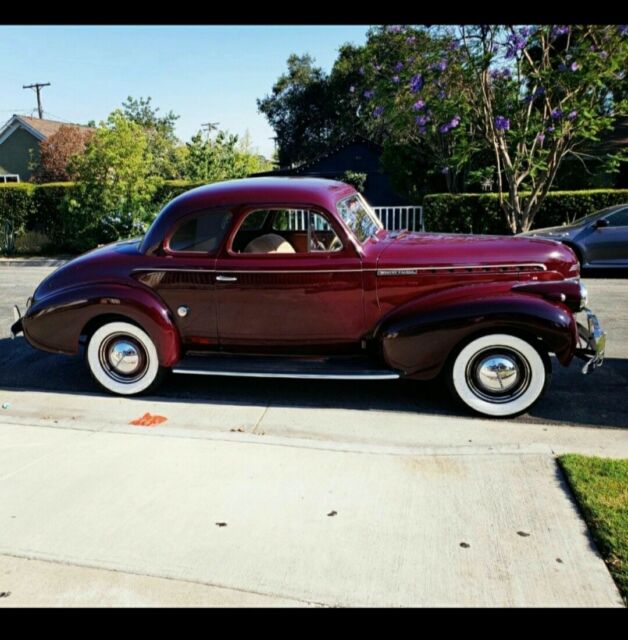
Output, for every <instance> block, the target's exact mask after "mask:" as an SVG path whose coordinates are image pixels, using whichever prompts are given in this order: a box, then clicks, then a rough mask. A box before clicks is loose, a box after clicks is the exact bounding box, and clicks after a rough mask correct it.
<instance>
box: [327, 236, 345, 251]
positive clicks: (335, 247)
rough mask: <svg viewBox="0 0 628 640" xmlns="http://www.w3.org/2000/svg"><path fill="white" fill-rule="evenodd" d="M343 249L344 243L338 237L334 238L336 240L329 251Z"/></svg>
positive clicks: (331, 243) (330, 245)
mask: <svg viewBox="0 0 628 640" xmlns="http://www.w3.org/2000/svg"><path fill="white" fill-rule="evenodd" d="M338 249H342V241H341V240H340V238H339V237H338V236H334V239H333V240H332V241H331V242H330V244H329V247H328V249H327V251H337V250H338Z"/></svg>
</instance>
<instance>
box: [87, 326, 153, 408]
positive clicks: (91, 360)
mask: <svg viewBox="0 0 628 640" xmlns="http://www.w3.org/2000/svg"><path fill="white" fill-rule="evenodd" d="M86 359H87V365H88V367H89V370H90V371H91V373H92V376H93V377H94V379H95V380H96V382H98V384H100V386H101V387H103V388H104V389H106V390H107V391H109V392H111V393H115V394H118V395H123V396H133V395H137V394H139V393H144V392H146V391H148V390H149V389H154V388H155V387H156V386H157V385H158V384H159V382H160V381H161V378H162V377H163V374H164V369H163V368H162V367H160V365H159V359H158V357H157V349H156V348H155V344H154V343H153V341H152V340H151V338H150V337H149V335H148V334H147V333H146V332H145V331H143V330H142V329H140V328H139V327H137V326H135V325H134V324H131V323H129V322H109V323H107V324H105V325H103V326H102V327H100V328H99V329H97V330H96V331H95V332H94V334H93V335H92V337H91V338H90V340H89V344H88V345H87V352H86Z"/></svg>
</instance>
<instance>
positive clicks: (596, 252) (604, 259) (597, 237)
mask: <svg viewBox="0 0 628 640" xmlns="http://www.w3.org/2000/svg"><path fill="white" fill-rule="evenodd" d="M604 220H605V221H606V222H607V226H598V227H595V228H594V229H593V230H592V232H591V233H590V235H589V236H588V238H587V239H586V249H587V255H588V258H589V262H590V263H592V264H608V265H609V266H614V265H616V266H619V265H622V266H625V265H628V207H626V208H625V209H620V210H619V211H615V212H614V213H611V214H610V215H607V216H605V217H604Z"/></svg>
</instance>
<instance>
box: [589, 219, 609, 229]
mask: <svg viewBox="0 0 628 640" xmlns="http://www.w3.org/2000/svg"><path fill="white" fill-rule="evenodd" d="M609 224H610V223H609V222H608V220H607V219H606V218H598V219H597V220H596V221H595V222H594V223H593V228H594V229H600V228H601V227H608V225H609Z"/></svg>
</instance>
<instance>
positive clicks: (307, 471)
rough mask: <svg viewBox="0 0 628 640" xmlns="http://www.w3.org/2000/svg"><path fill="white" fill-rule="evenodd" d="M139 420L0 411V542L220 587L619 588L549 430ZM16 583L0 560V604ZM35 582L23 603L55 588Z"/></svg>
mask: <svg viewBox="0 0 628 640" xmlns="http://www.w3.org/2000/svg"><path fill="white" fill-rule="evenodd" d="M135 429H137V430H136V431H135V432H122V431H118V432H115V431H86V430H82V429H80V428H79V429H73V428H59V427H58V426H49V427H41V426H27V425H26V423H23V424H19V425H18V424H2V425H1V426H0V481H1V482H2V494H3V498H2V500H1V501H0V523H2V526H0V554H5V555H7V556H11V557H17V558H33V559H36V560H38V561H49V562H53V563H61V564H64V565H73V566H77V567H91V568H94V569H101V570H109V571H111V570H113V571H117V572H123V573H125V574H134V575H137V576H148V577H153V578H155V579H159V578H161V579H163V578H166V579H171V580H178V581H184V582H185V583H186V584H198V585H206V586H207V587H214V588H217V589H222V590H228V591H226V592H224V593H227V592H228V593H229V594H230V595H229V599H230V602H232V601H233V602H234V603H236V602H237V597H235V596H234V594H238V593H240V594H243V595H242V602H245V601H246V599H247V598H248V601H250V600H251V599H252V598H253V596H251V595H250V594H254V596H255V597H256V598H257V597H259V598H262V599H263V598H266V600H265V602H266V603H273V604H278V605H281V604H286V603H291V604H294V603H298V604H313V605H317V604H318V605H331V606H350V605H354V606H372V605H377V606H430V605H431V606H621V604H622V603H621V599H620V596H619V594H618V591H617V589H616V587H615V585H614V584H613V582H612V579H611V577H610V575H609V573H608V571H607V569H606V567H605V565H604V563H603V561H602V560H601V559H600V558H599V556H598V555H597V553H596V551H595V550H594V548H593V547H592V545H591V541H590V538H589V535H588V532H587V530H586V527H585V525H584V523H583V521H582V519H581V518H580V517H579V515H578V513H577V510H576V507H575V505H574V503H573V501H572V499H571V497H570V495H569V493H568V491H567V490H566V487H565V485H564V482H563V480H562V477H561V475H560V473H559V472H558V470H557V466H556V463H555V461H554V459H553V457H552V455H551V454H550V451H549V449H548V448H547V447H544V446H539V445H537V446H535V447H528V448H527V449H526V448H524V447H519V448H515V447H511V448H510V449H508V448H504V449H503V450H501V451H500V450H496V449H495V448H494V449H493V450H492V451H490V452H489V451H488V448H478V447H473V448H471V447H470V446H469V447H466V448H465V447H463V448H458V449H449V450H446V449H442V450H441V452H440V454H439V455H433V453H434V451H432V450H430V451H429V453H422V452H421V450H420V449H415V450H412V451H409V450H405V449H404V450H400V449H395V448H391V447H387V448H382V447H378V446H377V445H371V446H369V447H367V448H365V447H364V446H362V445H357V444H356V445H352V444H350V443H344V444H343V445H342V446H341V447H338V448H337V449H335V448H330V447H327V446H325V445H322V444H321V443H316V442H315V441H313V440H304V439H295V438H285V437H279V436H267V435H261V432H257V433H254V432H250V433H239V432H235V433H232V432H229V434H219V435H218V434H216V435H215V437H207V438H199V437H190V434H189V433H187V434H183V433H180V434H179V436H178V437H172V436H173V434H172V433H166V432H165V431H163V430H162V431H161V432H160V430H159V429H160V427H159V426H158V427H154V428H144V429H142V428H135ZM159 435H161V436H162V437H159ZM238 438H241V440H238ZM5 562H6V559H5ZM0 566H2V564H1V563H0ZM47 566H48V565H47ZM65 571H66V570H65V569H63V572H65ZM64 575H65V576H66V577H65V578H64V576H61V575H59V576H58V580H60V581H63V580H64V579H66V578H67V574H65V573H64ZM3 581H6V585H7V586H5V583H4V582H3ZM47 584H53V583H52V582H50V581H48V583H47ZM92 584H93V583H92ZM20 585H21V586H20ZM11 587H13V588H11ZM95 588H96V587H95ZM13 589H14V591H13ZM28 589H29V588H28V586H27V584H26V583H25V581H24V580H22V581H21V582H20V580H19V579H17V580H16V579H15V578H11V575H9V576H8V578H7V577H5V576H4V575H3V574H2V573H1V572H0V591H12V593H11V595H10V596H9V597H7V598H2V599H0V606H10V604H11V598H13V599H14V600H13V602H14V603H16V604H17V603H24V602H28V596H27V593H28ZM84 592H85V590H84V589H83V588H77V589H74V590H72V589H69V590H66V592H65V593H66V594H68V595H67V596H66V598H65V599H64V602H63V604H66V605H72V604H74V603H75V602H76V601H79V602H78V603H79V604H80V603H81V602H80V600H81V597H82V594H83V593H84ZM72 593H74V594H75V595H74V596H72V595H71V594H72ZM147 593H148V595H146V597H144V599H143V600H142V601H141V603H143V604H146V603H147V600H148V601H149V602H148V603H149V604H160V603H163V602H164V600H165V601H168V597H167V596H165V595H163V593H162V594H160V592H159V590H154V591H150V590H149V591H148V592H147ZM190 593H191V592H190ZM205 593H206V594H209V591H206V592H205ZM221 593H223V592H221ZM48 596H49V598H50V599H49V600H47V598H46V597H44V596H43V595H42V594H40V597H39V599H38V600H37V602H38V603H43V601H47V602H48V603H50V604H54V603H59V599H58V597H57V595H56V594H55V593H54V592H53V589H52V587H51V588H50V593H48ZM232 596H233V598H234V599H233V600H231V597H232ZM107 597H110V596H107ZM170 597H172V595H171V596H170ZM190 598H191V600H188V601H187V602H186V604H188V605H190V604H201V603H204V604H207V599H205V600H203V598H202V596H200V595H198V596H190ZM197 598H198V600H197ZM123 599H124V598H123ZM153 599H154V600H155V601H153ZM224 599H225V598H224V597H222V600H221V598H219V597H217V599H216V601H215V603H216V604H220V603H221V602H224ZM273 599H276V600H274V601H273Z"/></svg>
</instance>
